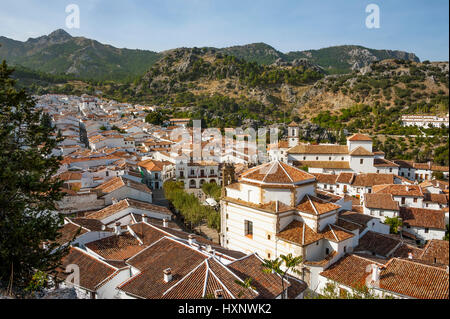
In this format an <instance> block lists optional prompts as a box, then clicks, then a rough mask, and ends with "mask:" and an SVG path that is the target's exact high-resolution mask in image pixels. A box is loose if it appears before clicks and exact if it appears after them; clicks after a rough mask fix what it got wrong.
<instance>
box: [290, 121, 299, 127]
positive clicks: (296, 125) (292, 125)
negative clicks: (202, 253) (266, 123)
mask: <svg viewBox="0 0 450 319" xmlns="http://www.w3.org/2000/svg"><path fill="white" fill-rule="evenodd" d="M288 127H298V124H297V123H295V121H292V122H291V123H289V125H288Z"/></svg>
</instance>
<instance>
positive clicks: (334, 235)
mask: <svg viewBox="0 0 450 319" xmlns="http://www.w3.org/2000/svg"><path fill="white" fill-rule="evenodd" d="M353 236H354V235H353V234H352V233H349V232H347V231H344V230H342V229H340V228H337V227H335V226H332V225H328V226H326V227H325V228H324V229H323V230H322V231H321V232H319V233H318V232H315V231H314V230H312V229H311V228H310V227H309V226H308V225H306V224H305V223H303V222H300V221H298V220H294V221H292V222H291V223H290V224H289V225H287V226H286V227H285V228H284V229H283V230H281V231H280V232H279V233H278V234H277V237H278V238H280V239H283V240H287V241H289V242H292V243H296V244H299V245H300V246H307V245H309V244H312V243H314V242H316V241H319V240H321V239H327V240H331V241H333V242H340V241H343V240H346V239H348V238H351V237H353Z"/></svg>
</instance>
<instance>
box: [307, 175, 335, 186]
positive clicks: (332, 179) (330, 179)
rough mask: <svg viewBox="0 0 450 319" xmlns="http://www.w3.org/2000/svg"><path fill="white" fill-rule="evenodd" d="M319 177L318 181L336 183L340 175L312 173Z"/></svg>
mask: <svg viewBox="0 0 450 319" xmlns="http://www.w3.org/2000/svg"><path fill="white" fill-rule="evenodd" d="M312 175H314V176H315V177H316V179H317V182H318V183H323V184H329V185H334V184H336V179H337V177H338V175H335V174H320V173H312Z"/></svg>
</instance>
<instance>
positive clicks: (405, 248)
mask: <svg viewBox="0 0 450 319" xmlns="http://www.w3.org/2000/svg"><path fill="white" fill-rule="evenodd" d="M423 252H424V251H423V249H420V248H418V247H415V246H412V245H408V244H405V243H402V244H401V245H400V246H399V247H398V248H397V249H396V250H395V251H394V253H393V254H392V257H397V258H409V254H412V258H413V259H419V258H420V257H421V256H422V254H423Z"/></svg>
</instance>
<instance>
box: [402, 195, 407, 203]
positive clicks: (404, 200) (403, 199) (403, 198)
mask: <svg viewBox="0 0 450 319" xmlns="http://www.w3.org/2000/svg"><path fill="white" fill-rule="evenodd" d="M405 202H406V199H405V197H402V205H404V204H405Z"/></svg>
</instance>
